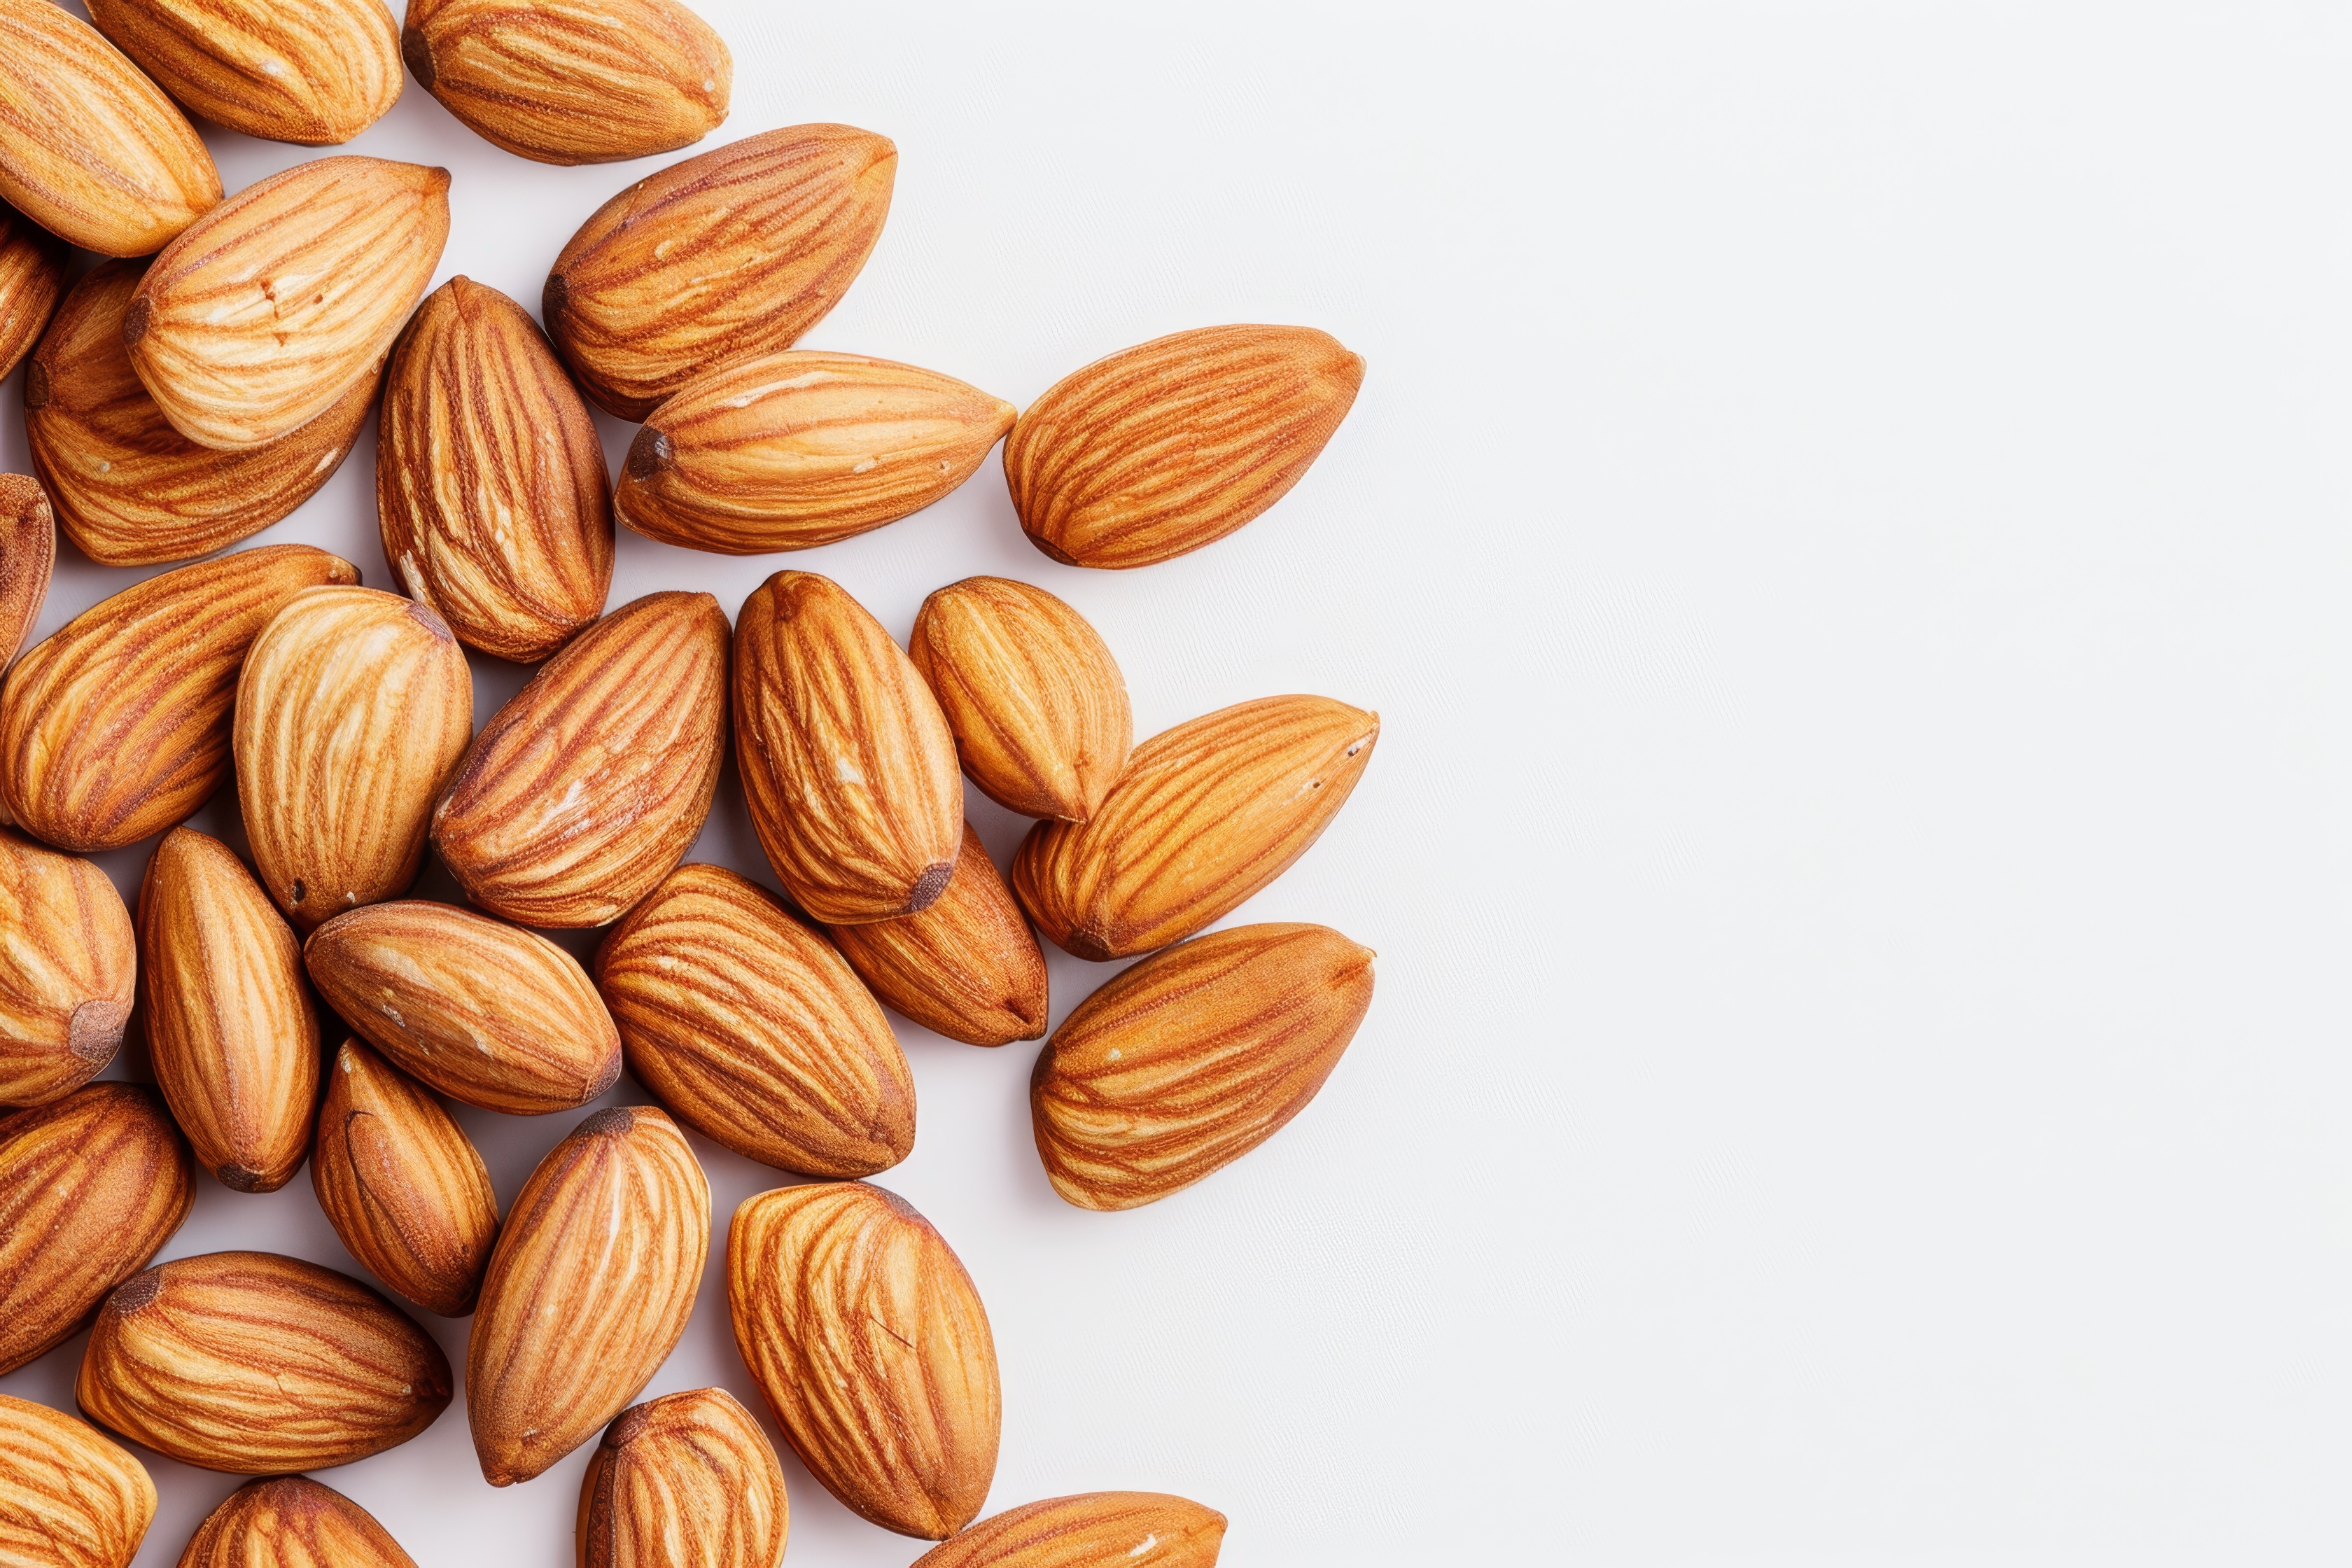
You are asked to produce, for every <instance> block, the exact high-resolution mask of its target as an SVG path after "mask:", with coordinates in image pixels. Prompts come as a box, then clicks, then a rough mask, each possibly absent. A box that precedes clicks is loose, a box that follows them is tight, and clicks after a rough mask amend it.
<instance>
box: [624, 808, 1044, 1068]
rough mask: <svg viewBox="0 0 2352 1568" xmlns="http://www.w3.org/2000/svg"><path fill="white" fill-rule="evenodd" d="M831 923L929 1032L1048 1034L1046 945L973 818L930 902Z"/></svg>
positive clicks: (871, 977)
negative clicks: (876, 917) (884, 917)
mask: <svg viewBox="0 0 2352 1568" xmlns="http://www.w3.org/2000/svg"><path fill="white" fill-rule="evenodd" d="M832 932H833V940H834V944H835V946H837V947H839V948H840V949H841V956H842V957H844V958H845V959H847V960H848V961H849V967H850V968H852V969H854V970H856V972H857V977H858V978H859V979H861V980H863V981H865V982H866V984H867V985H868V986H870V987H871V988H872V989H873V992H874V994H875V995H877V996H879V997H880V998H881V999H882V1000H883V1001H884V1002H885V1003H887V1004H888V1005H890V1006H892V1007H895V1008H897V1009H898V1011H899V1012H901V1013H904V1014H905V1015H906V1016H908V1017H909V1018H912V1019H913V1020H914V1021H915V1022H916V1023H918V1024H920V1025H921V1026H923V1027H925V1028H926V1029H929V1030H930V1031H931V1032H932V1033H934V1034H940V1035H945V1036H946V1037H948V1038H949V1039H950V1040H961V1041H962V1042H963V1043H964V1044H966V1045H968V1046H1002V1045H1008V1044H1010V1043H1011V1042H1013V1041H1014V1040H1034V1039H1041V1038H1043V1037H1045V954H1044V953H1042V952H1039V951H1038V950H1037V938H1036V937H1035V935H1034V934H1033V933H1032V932H1031V931H1030V930H1029V922H1028V921H1025V920H1024V919H1023V918H1022V916H1021V907H1020V906H1019V905H1018V904H1015V903H1014V902H1013V893H1012V890H1011V889H1008V888H1006V887H1005V885H1004V879H1003V877H1001V876H998V875H997V872H996V863H995V862H994V861H992V860H991V859H990V858H988V850H987V849H986V848H985V847H983V846H982V844H981V842H980V835H979V834H977V833H975V832H973V831H972V829H971V824H970V823H966V824H965V825H964V829H963V852H962V853H961V854H960V855H958V856H957V857H956V863H955V875H954V876H952V877H950V878H949V879H948V885H947V890H946V891H944V892H942V893H941V894H940V896H939V899H938V900H937V901H936V902H934V903H933V904H932V905H931V907H930V908H929V909H927V910H923V911H922V912H921V913H920V914H913V915H900V916H899V917H898V919H897V920H890V921H868V922H866V924H864V925H854V926H835V927H833V928H832ZM637 1076H638V1077H640V1078H643V1077H644V1076H645V1075H644V1074H643V1073H639V1074H638V1075H637Z"/></svg>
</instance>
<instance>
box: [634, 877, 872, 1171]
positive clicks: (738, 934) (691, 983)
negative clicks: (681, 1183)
mask: <svg viewBox="0 0 2352 1568" xmlns="http://www.w3.org/2000/svg"><path fill="white" fill-rule="evenodd" d="M596 986H597V989H598V990H599V991H600V992H602V993H603V994H604V1002H605V1005H607V1006H608V1007H610V1008H611V1009H612V1012H613V1021H614V1023H615V1024H617V1025H619V1026H620V1030H621V1044H622V1047H623V1049H624V1050H625V1051H626V1053H627V1056H628V1063H629V1070H630V1071H631V1072H632V1073H634V1074H635V1075H636V1079H637V1081H638V1082H640V1083H642V1084H644V1085H645V1086H646V1088H647V1089H651V1090H652V1091H653V1092H654V1094H655V1096H656V1098H658V1099H659V1100H661V1102H662V1103H663V1104H664V1105H666V1106H668V1107H669V1108H670V1110H672V1111H673V1112H674V1113H675V1114H676V1115H677V1117H678V1119H679V1120H681V1121H684V1122H685V1123H686V1124H687V1125H688V1126H689V1127H691V1128H693V1129H694V1130H695V1131H697V1132H699V1133H701V1134H702V1135H703V1136H704V1137H706V1138H709V1140H711V1141H712V1142H716V1143H720V1144H724V1145H725V1146H726V1147H728V1148H730V1149H732V1150H734V1151H735V1152H737V1153H739V1154H741V1155H743V1156H745V1157H746V1158H748V1159H752V1160H757V1161H759V1162H761V1163H762V1164H768V1165H773V1166H776V1167H777V1168H778V1169H780V1170H785V1171H798V1172H800V1173H803V1174H805V1175H812V1176H845V1175H861V1176H862V1175H869V1174H871V1173H874V1172H876V1171H881V1170H887V1168H888V1167H890V1166H892V1165H895V1164H897V1163H898V1162H899V1161H901V1160H903V1159H905V1158H906V1157H907V1153H908V1151H909V1150H910V1149H912V1148H913V1147H914V1146H915V1080H914V1075H913V1074H912V1073H911V1072H910V1071H908V1067H907V1057H906V1053H905V1052H903V1051H901V1050H900V1049H899V1048H898V1037H897V1036H895V1035H893V1034H892V1033H891V1032H890V1022H889V1020H888V1019H887V1018H885V1017H884V1016H882V1009H881V1008H879V1007H877V1006H876V1005H874V998H873V997H871V996H869V995H867V994H866V987H864V986H863V985H860V984H858V983H857V976H856V974H854V973H851V972H850V968H849V965H848V964H846V963H843V962H842V958H841V954H839V953H838V952H835V951H834V950H833V947H832V945H831V944H830V943H828V942H826V941H825V940H824V938H823V937H821V936H819V935H818V934H817V933H816V932H814V931H811V930H810V929H809V928H808V927H806V926H804V925H803V924H802V923H801V922H800V921H796V920H794V919H793V917H792V916H791V914H789V913H788V912H786V910H785V909H784V907H783V905H782V904H781V903H779V902H777V900H775V898H774V897H773V896H772V894H770V893H769V892H768V891H767V890H766V889H762V888H761V887H759V886H757V885H756V884H754V883H752V882H751V881H748V880H746V879H744V878H741V877H739V876H737V875H736V874H735V873H734V872H732V871H730V870H726V869H724V868H721V867H718V866H681V867H679V868H677V871H676V872H675V873H673V874H672V875H671V877H670V878H669V879H668V880H667V881H666V882H664V883H663V884H662V885H661V887H660V889H658V890H656V892H655V893H654V895H653V896H652V897H651V898H649V899H647V900H646V901H645V902H644V903H642V904H639V905H638V906H637V907H636V908H635V910H632V911H630V914H629V918H628V919H626V920H625V921H622V922H621V923H620V924H619V925H617V926H615V927H614V928H613V931H612V934H611V935H609V936H607V937H606V938H605V939H604V945H603V946H602V947H601V948H599V949H598V950H597V952H596Z"/></svg>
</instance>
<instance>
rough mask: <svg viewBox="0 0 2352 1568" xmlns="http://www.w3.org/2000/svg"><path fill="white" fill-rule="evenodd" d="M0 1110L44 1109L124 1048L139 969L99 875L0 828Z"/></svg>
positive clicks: (118, 900) (125, 914)
mask: <svg viewBox="0 0 2352 1568" xmlns="http://www.w3.org/2000/svg"><path fill="white" fill-rule="evenodd" d="M0 931H5V932H7V935H8V940H7V941H6V942H0V1105H46V1104H47V1103H48V1102H49V1101H51V1100H62V1099H64V1098H65V1097H66V1096H67V1095H68V1094H71V1093H72V1092H73V1091H74V1090H75V1089H79V1088H80V1087H81V1086H82V1085H83V1084H85V1083H88V1082H89V1080H90V1079H94V1078H96V1077H97V1076H98V1075H99V1074H100V1072H101V1071H103V1070H104V1069H105V1068H106V1065H107V1064H108V1063H109V1062H110V1061H112V1060H113V1059H114V1053H115V1050H116V1049H117V1047H120V1046H121V1044H122V1026H123V1025H124V1024H125V1023H126V1022H127V1021H128V1020H129V1019H130V1016H131V997H132V994H133V993H134V989H135V984H136V982H135V975H136V973H137V970H138V964H139V959H138V944H137V941H136V939H135V938H134V937H133V936H132V935H131V911H130V910H126V909H124V908H123V907H122V895H121V894H120V893H118V892H116V891H115V890H114V884H113V883H112V882H110V881H109V880H108V879H107V876H106V873H105V872H103V871H101V870H100V869H99V868H97V867H96V866H94V865H92V864H91V863H90V862H89V861H88V860H84V859H82V858H79V856H74V855H60V854H58V852H57V851H56V850H54V849H46V848H43V847H41V846H40V845H38V844H36V843H34V842H33V841H32V840H31V839H29V838H26V837H24V836H23V835H22V834H19V833H16V832H12V831H10V830H8V829H5V828H0Z"/></svg>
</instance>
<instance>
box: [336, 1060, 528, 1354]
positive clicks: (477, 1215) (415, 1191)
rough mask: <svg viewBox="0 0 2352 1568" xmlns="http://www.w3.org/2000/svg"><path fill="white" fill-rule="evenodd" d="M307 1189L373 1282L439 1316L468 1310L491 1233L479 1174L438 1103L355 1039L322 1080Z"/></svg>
mask: <svg viewBox="0 0 2352 1568" xmlns="http://www.w3.org/2000/svg"><path fill="white" fill-rule="evenodd" d="M310 1187H311V1190H312V1191H313V1192H315V1193H317V1194H318V1197H319V1207H320V1208H321V1209H323V1210H324V1211H326V1215H327V1220H328V1223H330V1224H331V1225H332V1226H334V1227H335V1234H336V1235H337V1236H340V1237H342V1238H343V1245H344V1246H345V1247H349V1248H350V1249H351V1254H352V1257H353V1258H358V1259H359V1260H360V1261H361V1262H362V1263H364V1264H366V1265H367V1266H368V1268H369V1269H370V1270H371V1271H372V1272H373V1273H374V1275H375V1277H376V1278H377V1279H381V1280H383V1282H384V1283H385V1284H387V1285H389V1286H391V1287H392V1288H393V1289H394V1290H397V1291H398V1292H400V1294H402V1295H403V1296H405V1297H407V1298H408V1299H409V1300H412V1301H414V1302H415V1303H416V1304H417V1305H418V1306H420V1307H422V1308H424V1309H425V1310H426V1311H428V1312H438V1313H439V1314H441V1316H443V1317H445V1318H461V1317H464V1316H465V1315H466V1314H467V1313H468V1312H470V1311H472V1310H474V1300H475V1298H476V1297H477V1296H478V1295H479V1294H480V1293H481V1288H482V1275H483V1272H484V1271H485V1270H487V1269H488V1268H489V1266H490V1246H491V1244H492V1243H493V1242H495V1241H497V1240H498V1236H499V1205H498V1199H497V1197H496V1196H495V1194H492V1192H491V1190H490V1174H489V1172H488V1170H487V1169H486V1168H485V1167H484V1166H483V1164H482V1156H481V1155H480V1154H479V1153H478V1152H476V1150H475V1148H474V1145H473V1142H471V1141H470V1140H469V1139H467V1136H466V1134H465V1133H464V1132H463V1131H460V1130H459V1128H458V1126H457V1123H456V1122H455V1121H451V1120H449V1113H448V1112H447V1111H446V1110H442V1109H441V1105H440V1102H439V1101H438V1100H435V1099H434V1098H433V1097H432V1095H430V1094H428V1093H426V1092H425V1089H424V1087H423V1086H422V1085H420V1084H418V1083H417V1082H416V1080H415V1079H412V1078H410V1077H409V1076H408V1075H407V1074H406V1073H404V1072H402V1071H401V1070H400V1069H399V1068H396V1067H394V1066H393V1065H392V1064H391V1063H390V1062H388V1061H385V1060H384V1059H383V1058H382V1057H380V1056H378V1055H376V1054H375V1052H373V1051H372V1050H370V1049H368V1048H367V1047H365V1046H363V1045H362V1044H360V1042H359V1041H357V1040H345V1041H344V1042H343V1047H342V1049H341V1051H339V1052H337V1053H336V1056H335V1065H334V1068H333V1069H332V1070H331V1072H330V1073H329V1074H328V1075H327V1098H326V1100H325V1103H323V1104H322V1105H320V1108H319V1145H318V1150H317V1152H315V1153H313V1154H312V1155H311V1157H310Z"/></svg>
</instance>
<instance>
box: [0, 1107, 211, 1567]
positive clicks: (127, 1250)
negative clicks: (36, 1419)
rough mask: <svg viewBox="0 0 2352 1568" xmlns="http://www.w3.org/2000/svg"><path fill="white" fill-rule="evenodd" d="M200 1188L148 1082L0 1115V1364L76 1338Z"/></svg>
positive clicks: (16, 1362)
mask: <svg viewBox="0 0 2352 1568" xmlns="http://www.w3.org/2000/svg"><path fill="white" fill-rule="evenodd" d="M194 1195H195V1180H194V1173H193V1172H192V1170H191V1169H190V1167H189V1164H188V1146H187V1144H186V1143H185V1142H183V1141H182V1140H181V1137H180V1134H179V1131H178V1130H177V1129H175V1128H174V1127H173V1125H172V1119H171V1117H169V1116H168V1115H166V1114H164V1110H163V1101H162V1100H158V1099H156V1098H155V1091H154V1090H152V1089H147V1088H145V1087H143V1086H142V1085H139V1084H132V1083H93V1084H89V1085H86V1086H84V1087H83V1088H80V1089H76V1090H74V1091H73V1093H71V1094H69V1095H68V1096H66V1097H65V1098H64V1099H63V1100H58V1101H57V1102H56V1103H55V1104H52V1105H44V1106H38V1107H36V1108H35V1109H33V1110H19V1111H17V1112H16V1114H15V1115H13V1116H6V1117H0V1373H11V1372H14V1371H16V1369H17V1368H18V1367H20V1366H23V1365H24V1364H25V1363H26V1362H29V1361H31V1360H33V1359H34V1358H35V1357H36V1356H39V1355H43V1354H46V1353H47V1352H48V1351H50V1350H52V1349H53V1348H55V1347H56V1346H58V1345H59V1344H61V1343H63V1342H65V1341H66V1340H67V1339H68V1338H69V1337H70V1336H71V1335H72V1334H73V1332H74V1331H75V1330H77V1329H79V1328H80V1327H81V1325H82V1323H83V1322H84V1321H86V1320H87V1319H88V1318H89V1314H90V1312H91V1310H93V1309H94V1308H96V1307H97V1305H98V1304H99V1303H100V1301H102V1300H105V1299H106V1295H107V1292H108V1291H110V1290H111V1289H114V1288H115V1287H116V1286H117V1285H120V1284H121V1283H122V1282H123V1281H124V1280H125V1279H130V1278H131V1276H132V1275H133V1274H136V1273H138V1272H139V1271H140V1270H141V1269H142V1268H146V1267H147V1260H148V1259H149V1258H153V1257H154V1256H155V1254H156V1252H157V1251H158V1249H160V1248H161V1247H163V1244H164V1243H165V1242H167V1241H169V1240H171V1239H172V1236H173V1232H175V1231H177V1230H178V1229H179V1228H180V1223H181V1222H182V1221H183V1220H184V1219H186V1218H187V1217H188V1205H190V1204H191V1203H192V1202H193V1201H194ZM0 1561H6V1557H5V1552H0Z"/></svg>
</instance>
